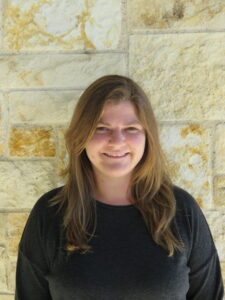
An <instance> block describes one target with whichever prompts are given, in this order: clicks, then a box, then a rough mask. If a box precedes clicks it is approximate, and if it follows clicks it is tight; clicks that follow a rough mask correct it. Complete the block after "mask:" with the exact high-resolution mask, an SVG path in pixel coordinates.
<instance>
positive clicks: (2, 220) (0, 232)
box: [0, 213, 6, 243]
mask: <svg viewBox="0 0 225 300" xmlns="http://www.w3.org/2000/svg"><path fill="white" fill-rule="evenodd" d="M5 225H6V216H5V214H4V213H0V242H1V243H3V242H4V241H5V237H6V227H5Z"/></svg>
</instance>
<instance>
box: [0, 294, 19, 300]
mask: <svg viewBox="0 0 225 300" xmlns="http://www.w3.org/2000/svg"><path fill="white" fill-rule="evenodd" d="M0 296H1V300H15V296H14V295H4V294H1V295H0Z"/></svg>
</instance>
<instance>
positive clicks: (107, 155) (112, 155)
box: [103, 153, 129, 159]
mask: <svg viewBox="0 0 225 300" xmlns="http://www.w3.org/2000/svg"><path fill="white" fill-rule="evenodd" d="M103 154H104V155H105V156H106V157H110V158H115V159H118V158H123V157H126V156H127V155H128V154H129V153H125V154H122V155H118V154H107V153H103Z"/></svg>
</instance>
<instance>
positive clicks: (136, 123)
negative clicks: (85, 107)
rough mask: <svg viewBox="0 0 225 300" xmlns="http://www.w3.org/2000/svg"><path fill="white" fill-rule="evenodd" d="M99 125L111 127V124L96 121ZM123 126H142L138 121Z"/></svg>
mask: <svg viewBox="0 0 225 300" xmlns="http://www.w3.org/2000/svg"><path fill="white" fill-rule="evenodd" d="M99 123H100V124H103V125H106V126H111V124H109V123H106V122H103V121H101V120H99V121H98V124H99ZM124 125H125V126H130V125H141V126H142V124H141V122H139V121H131V122H128V123H125V124H124Z"/></svg>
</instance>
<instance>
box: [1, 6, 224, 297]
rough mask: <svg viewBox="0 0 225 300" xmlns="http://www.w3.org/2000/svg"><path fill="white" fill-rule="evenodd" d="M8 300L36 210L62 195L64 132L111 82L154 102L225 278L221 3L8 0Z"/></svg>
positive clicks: (4, 241)
mask: <svg viewBox="0 0 225 300" xmlns="http://www.w3.org/2000/svg"><path fill="white" fill-rule="evenodd" d="M0 12H1V14H0V186H1V188H0V196H1V197H0V198H1V201H0V298H1V300H12V299H13V294H14V288H15V283H14V277H15V267H16V257H17V246H18V241H19V239H20V236H21V232H22V230H23V227H24V224H25V222H26V219H27V217H28V215H29V212H30V209H31V208H32V206H33V205H34V203H35V202H36V200H37V199H38V198H39V197H40V195H41V194H43V193H44V192H47V191H48V190H50V189H52V188H54V187H56V186H59V185H61V184H62V181H61V179H60V177H59V175H58V174H59V173H60V170H61V169H62V168H63V165H64V161H65V157H66V153H65V148H64V142H63V134H64V130H65V128H66V126H67V124H68V121H69V119H70V117H71V114H72V111H73V108H74V106H75V104H76V101H77V99H78V98H79V95H80V94H81V93H82V91H83V90H84V89H85V87H87V85H88V84H89V83H91V82H92V81H93V80H94V79H96V78H98V77H99V76H102V75H105V74H115V73H116V74H122V75H128V76H131V77H132V78H134V79H135V80H136V81H137V82H138V83H140V84H141V85H142V86H143V87H144V89H145V90H146V92H147V93H148V95H149V96H150V97H151V101H152V105H153V107H154V110H155V113H156V116H157V118H158V121H159V124H160V134H161V140H162V144H163V147H164V150H165V153H166V154H167V157H168V160H169V165H170V169H171V174H172V176H173V179H174V181H175V183H177V184H178V185H180V186H181V187H183V188H185V189H187V190H188V191H189V192H190V193H192V194H193V195H194V197H195V198H196V199H197V201H198V203H199V204H200V206H201V207H202V209H203V211H204V213H205V215H206V217H207V220H208V222H209V225H210V228H211V230H212V234H213V237H214V240H215V243H216V247H217V249H218V252H219V256H220V259H221V262H222V269H223V275H224V278H225V60H224V57H225V43H224V40H225V5H224V1H222V0H216V1H215V0H214V1H212V0H161V1H158V0H107V1H105V0H76V1H72V0H54V1H53V0H0Z"/></svg>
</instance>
